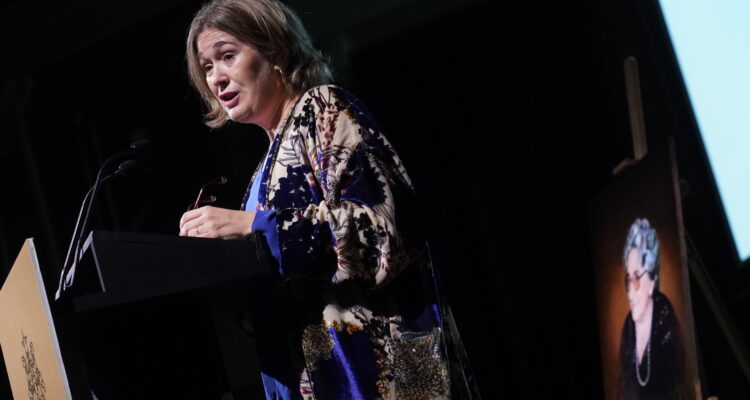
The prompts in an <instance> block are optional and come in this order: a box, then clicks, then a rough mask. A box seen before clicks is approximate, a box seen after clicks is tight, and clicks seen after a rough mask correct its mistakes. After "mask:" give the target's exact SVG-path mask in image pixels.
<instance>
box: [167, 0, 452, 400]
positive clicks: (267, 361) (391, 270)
mask: <svg viewBox="0 0 750 400" xmlns="http://www.w3.org/2000/svg"><path fill="white" fill-rule="evenodd" d="M186 52H187V61H188V67H189V72H190V77H191V80H192V83H193V84H194V86H195V87H196V88H197V90H198V92H199V93H200V94H201V96H202V98H203V100H204V101H205V103H206V105H207V107H208V113H207V115H206V123H207V125H208V126H210V127H213V128H218V127H220V126H222V125H224V124H225V123H226V122H228V121H229V120H231V121H234V122H236V123H243V124H255V125H258V126H260V127H262V128H263V129H264V130H265V132H266V133H267V134H268V138H269V141H270V145H269V148H268V151H267V154H266V155H265V157H263V159H262V160H261V161H260V163H259V165H258V167H257V169H256V171H255V173H254V174H253V177H252V179H251V180H250V185H249V187H248V190H247V193H246V194H245V198H244V201H243V204H242V207H241V209H240V210H228V209H222V208H216V207H209V206H206V207H202V208H198V209H195V210H192V211H188V212H186V213H185V214H184V215H183V217H182V219H181V220H180V234H181V235H183V236H194V237H207V238H224V239H241V238H246V237H248V236H249V235H250V234H251V233H256V234H258V235H261V234H262V235H263V237H264V238H265V240H266V242H267V244H268V247H269V249H270V251H271V253H272V254H273V256H274V258H275V259H276V260H277V261H278V267H279V268H278V272H279V279H277V282H275V285H276V286H277V287H276V289H278V290H275V291H274V290H272V291H271V292H273V295H269V296H265V300H266V301H267V307H266V310H265V312H261V313H260V314H258V313H256V314H255V315H254V319H253V321H252V322H253V327H254V328H253V329H254V333H255V335H256V338H257V348H258V352H259V357H260V361H261V370H262V371H261V372H262V379H263V384H264V387H265V390H266V395H267V397H268V398H269V399H277V398H280V399H291V398H293V399H300V398H305V399H308V398H318V399H350V398H352V399H354V398H356V399H375V398H377V399H444V398H450V395H451V393H450V392H451V389H450V387H451V386H452V385H451V384H453V385H454V386H455V385H456V384H457V382H458V381H459V380H457V379H456V380H454V381H453V382H451V379H450V374H449V369H450V368H449V365H448V363H447V357H446V343H451V340H453V339H452V338H451V337H450V335H449V332H448V331H446V329H444V326H447V322H446V321H445V316H446V315H448V312H447V311H446V308H445V305H444V303H443V302H441V301H440V298H439V297H438V295H437V293H436V291H435V287H436V286H435V282H434V275H433V273H432V266H431V264H430V262H429V254H428V253H427V250H426V243H425V240H424V236H423V234H422V231H421V229H420V224H419V221H417V220H416V219H415V216H416V215H417V214H418V212H416V211H417V207H418V206H419V205H418V204H417V203H416V201H415V198H414V192H413V188H412V185H411V182H410V179H409V177H408V175H407V173H406V171H405V170H404V167H403V165H402V163H401V161H400V159H399V157H398V156H397V154H396V152H395V151H394V149H393V147H392V146H391V145H390V144H389V142H388V141H387V140H386V139H385V137H384V136H383V134H382V133H381V131H380V129H379V128H378V126H377V125H376V124H375V121H374V120H373V118H372V116H371V115H370V114H369V113H368V111H367V110H366V109H365V107H364V105H363V104H362V103H361V102H360V101H359V100H357V99H356V98H355V97H354V96H352V95H351V94H350V93H348V92H347V91H345V90H344V89H341V88H339V87H337V86H333V85H330V84H329V82H330V81H331V73H330V70H329V68H328V66H327V65H326V62H325V60H324V58H323V57H322V56H321V53H320V52H319V51H318V50H316V49H315V48H314V47H313V46H312V42H311V39H310V37H309V36H308V34H307V33H306V31H305V29H304V27H303V26H302V24H301V22H300V20H299V19H298V17H297V16H296V15H295V14H294V13H293V12H292V11H291V10H290V9H289V8H287V7H286V6H285V5H283V4H282V3H280V2H278V1H276V0H215V1H212V2H210V3H208V4H206V5H205V6H203V8H201V9H200V11H198V13H197V14H196V15H195V17H194V19H193V21H192V24H191V26H190V31H189V34H188V37H187V49H186ZM454 339H455V338H454ZM452 361H453V360H452ZM465 381H466V378H465V377H462V378H461V382H465ZM454 397H457V396H454Z"/></svg>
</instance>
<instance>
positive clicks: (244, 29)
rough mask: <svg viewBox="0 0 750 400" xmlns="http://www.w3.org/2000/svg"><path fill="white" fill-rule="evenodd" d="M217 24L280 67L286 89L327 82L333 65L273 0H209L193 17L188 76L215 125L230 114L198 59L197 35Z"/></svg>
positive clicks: (298, 90)
mask: <svg viewBox="0 0 750 400" xmlns="http://www.w3.org/2000/svg"><path fill="white" fill-rule="evenodd" d="M209 28H212V29H217V30H220V31H223V32H226V33H229V34H231V35H232V36H234V37H236V38H237V39H239V40H241V41H243V42H245V43H246V44H249V45H251V46H253V47H255V49H256V50H258V51H259V52H260V53H261V54H263V56H264V57H266V58H267V59H268V60H269V61H270V62H271V63H272V64H273V65H274V66H278V67H279V68H280V69H281V74H282V81H283V82H284V85H285V86H286V89H287V91H289V92H290V93H302V92H304V91H305V90H307V89H310V88H312V87H314V86H318V85H324V84H328V83H330V82H331V70H330V68H329V67H328V63H327V60H326V59H325V58H324V57H323V54H322V53H321V52H320V51H319V50H317V49H316V48H315V47H314V46H313V44H312V39H311V38H310V35H309V34H308V33H307V31H306V30H305V27H304V26H303V25H302V22H301V21H300V19H299V17H297V15H296V14H295V13H294V11H292V10H291V9H290V8H289V7H287V6H286V5H284V4H282V3H281V2H279V1H276V0H213V1H211V2H209V3H207V4H205V5H204V6H203V7H201V9H200V10H199V11H198V12H197V13H196V14H195V16H194V17H193V22H192V23H191V24H190V31H189V32H188V36H187V46H186V49H185V53H186V58H187V65H188V74H189V75H190V80H191V82H192V84H193V86H195V88H196V89H197V90H198V93H200V95H201V97H202V98H203V101H204V102H205V103H206V106H207V107H208V112H207V113H206V120H205V122H206V125H208V126H209V127H211V128H218V127H220V126H222V125H224V124H225V123H226V122H227V121H228V120H229V116H228V115H227V113H226V111H224V108H223V107H222V106H221V103H220V102H219V101H218V100H217V99H216V97H215V96H214V95H213V93H212V92H211V89H209V87H208V83H207V82H206V75H205V73H204V71H203V69H202V68H201V65H200V62H199V60H198V47H197V43H196V41H197V38H198V35H199V34H200V33H201V32H203V31H204V30H206V29H209Z"/></svg>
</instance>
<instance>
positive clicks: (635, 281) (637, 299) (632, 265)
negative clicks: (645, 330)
mask: <svg viewBox="0 0 750 400" xmlns="http://www.w3.org/2000/svg"><path fill="white" fill-rule="evenodd" d="M626 267H627V271H628V281H629V282H630V283H629V285H628V302H629V303H630V312H631V315H632V317H633V321H635V322H636V323H642V322H645V320H644V318H645V317H646V314H647V313H646V311H647V310H648V307H649V306H650V305H651V302H652V301H653V300H652V297H651V296H652V295H653V294H654V286H655V285H654V281H653V280H651V277H650V276H649V275H648V272H646V270H645V269H644V268H643V266H641V253H640V252H639V251H638V250H637V249H633V250H630V253H629V254H628V261H627V265H626ZM639 276H640V279H639V278H638V277H639Z"/></svg>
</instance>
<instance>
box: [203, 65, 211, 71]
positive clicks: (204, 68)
mask: <svg viewBox="0 0 750 400" xmlns="http://www.w3.org/2000/svg"><path fill="white" fill-rule="evenodd" d="M211 68H213V65H211V64H206V65H204V66H203V72H205V73H208V72H209V71H211Z"/></svg>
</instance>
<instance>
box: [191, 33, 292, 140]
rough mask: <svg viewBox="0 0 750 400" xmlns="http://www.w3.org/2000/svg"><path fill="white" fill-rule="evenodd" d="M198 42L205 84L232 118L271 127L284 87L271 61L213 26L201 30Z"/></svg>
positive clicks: (280, 102)
mask: <svg viewBox="0 0 750 400" xmlns="http://www.w3.org/2000/svg"><path fill="white" fill-rule="evenodd" d="M196 44H197V47H198V60H199V62H200V65H201V67H202V68H203V71H204V72H205V74H206V75H205V76H206V83H207V84H208V87H209V88H210V89H211V92H212V93H213V94H214V96H216V98H217V99H218V100H219V101H220V102H221V104H222V106H223V107H224V110H225V111H226V112H227V114H228V115H229V118H230V119H232V120H233V121H236V122H242V123H249V124H256V125H260V126H261V127H263V128H265V129H266V130H269V129H270V128H272V125H273V124H275V123H276V121H275V118H278V116H277V115H276V114H278V113H279V109H280V107H281V104H282V103H283V101H284V98H283V97H284V86H283V83H282V82H281V77H280V74H278V73H277V72H276V71H274V68H273V65H272V64H271V62H269V61H268V60H267V59H266V58H265V57H264V56H263V55H262V54H261V53H260V52H258V51H257V50H256V49H255V48H254V47H253V46H250V45H248V44H246V43H243V42H242V41H240V40H239V39H237V38H236V37H234V36H232V35H230V34H229V33H226V32H224V31H220V30H217V29H213V28H208V29H206V30H204V31H203V32H201V33H200V34H199V35H198V37H197V40H196Z"/></svg>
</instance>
